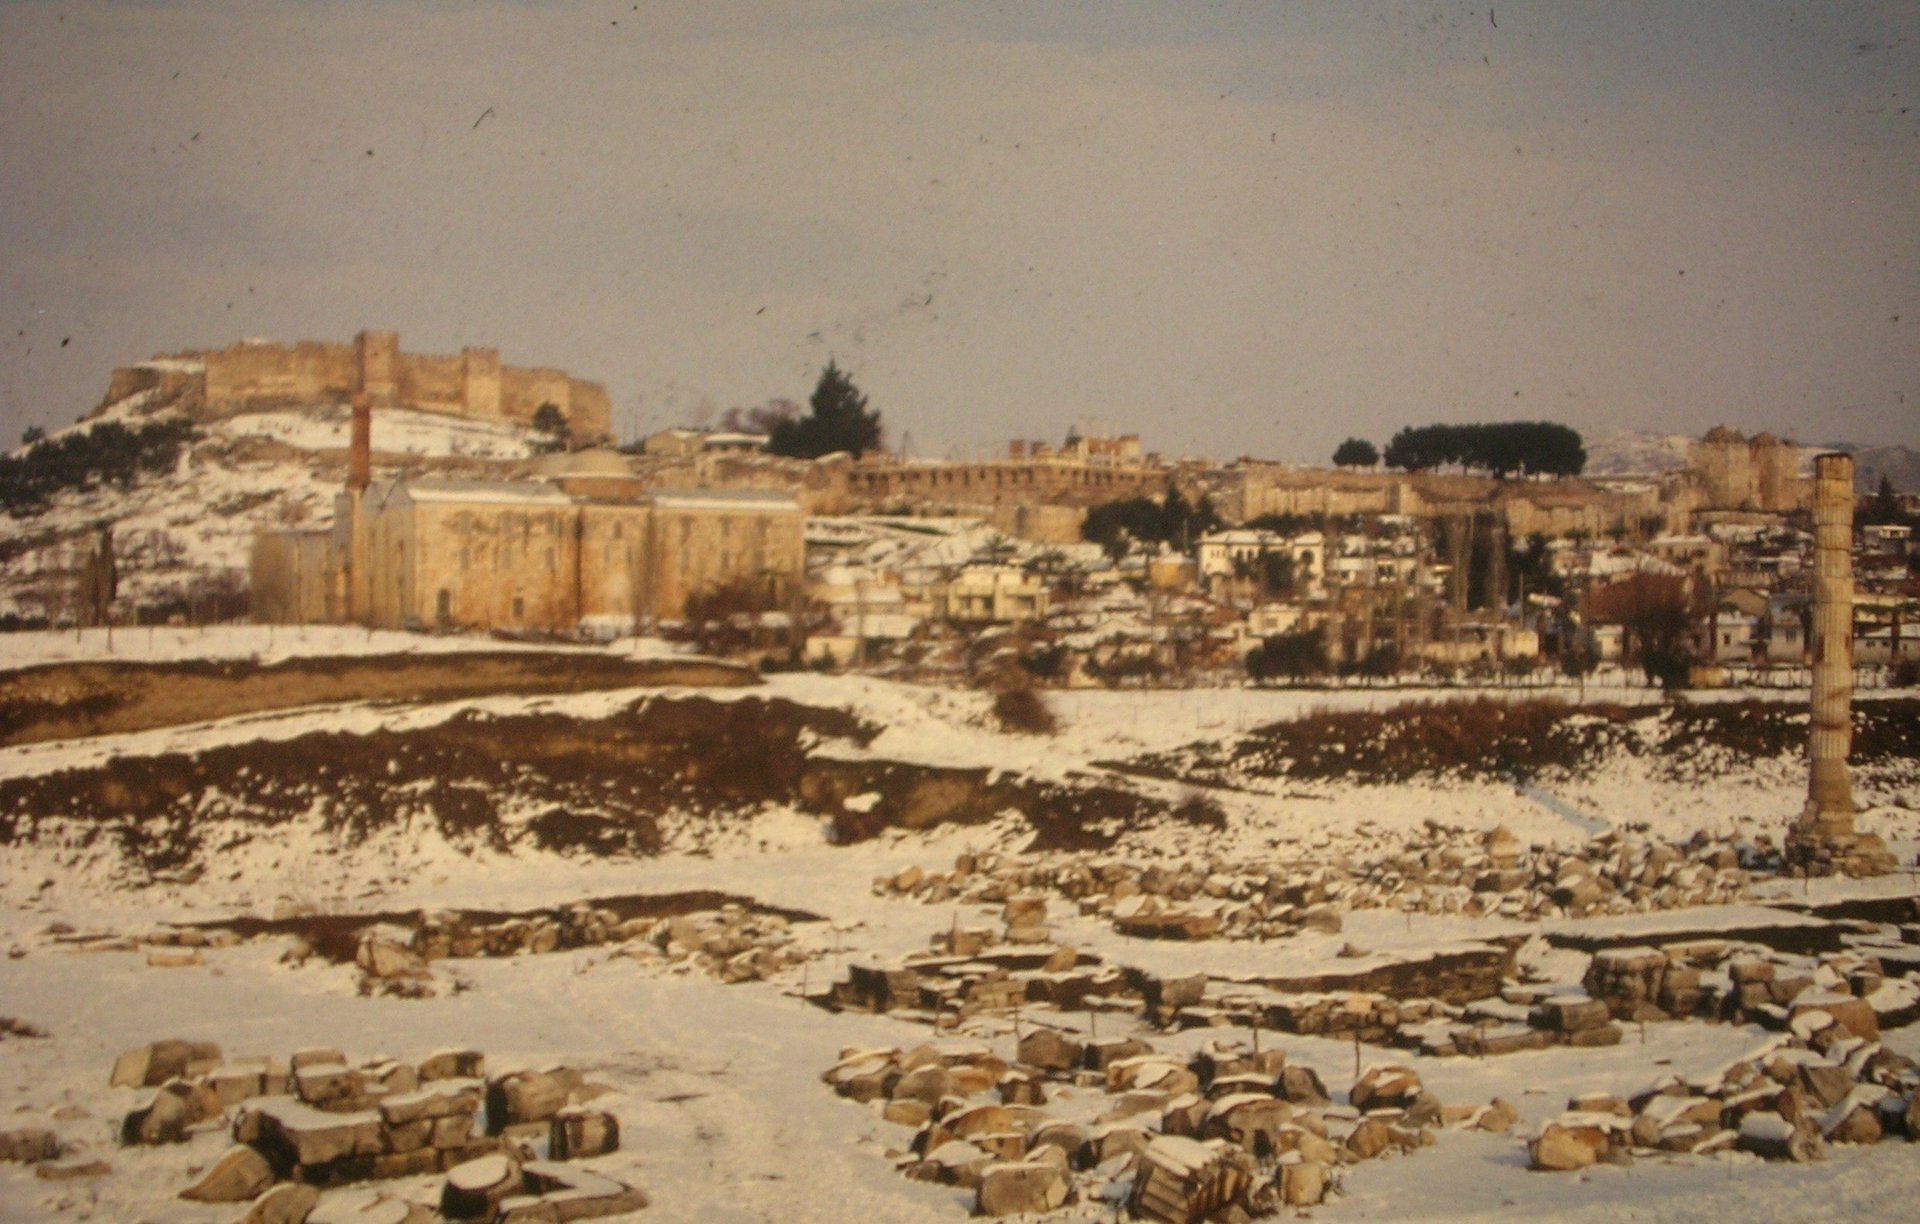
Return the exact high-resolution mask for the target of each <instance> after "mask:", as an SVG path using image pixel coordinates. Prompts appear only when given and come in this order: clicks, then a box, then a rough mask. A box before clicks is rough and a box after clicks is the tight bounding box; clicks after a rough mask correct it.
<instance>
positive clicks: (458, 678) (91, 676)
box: [0, 650, 757, 744]
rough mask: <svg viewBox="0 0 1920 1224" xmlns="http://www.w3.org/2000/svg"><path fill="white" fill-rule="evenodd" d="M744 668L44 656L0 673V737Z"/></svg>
mask: <svg viewBox="0 0 1920 1224" xmlns="http://www.w3.org/2000/svg"><path fill="white" fill-rule="evenodd" d="M756 682H757V679H756V677H755V676H754V674H753V672H752V671H750V670H748V669H746V668H741V667H736V666H733V665H732V664H727V663H716V662H712V661H710V660H699V659H690V660H684V661H683V660H674V659H625V658H621V657H619V656H617V655H608V654H596V653H588V652H571V651H555V652H552V653H545V652H535V651H501V650H489V651H479V652H474V653H471V654H447V655H371V656H342V657H334V658H314V659H289V660H286V661H284V662H280V663H273V664H260V663H255V662H252V661H249V660H227V661H211V660H191V661H185V662H179V663H54V664H48V665H46V666H44V667H28V668H22V669H20V670H18V671H11V672H4V673H0V744H26V743H36V742H40V741H44V740H53V739H72V738H77V737H80V736H88V735H108V734H114V733H118V732H125V731H142V730H147V729H149V728H152V727H166V726H176V725H179V724H181V723H190V722H200V721H203V720H206V719H213V718H232V717H234V716H236V715H240V714H254V713H260V712H262V711H267V710H287V709H296V708H298V707H300V706H308V705H324V704H333V703H338V702H344V701H451V700H455V699H457V698H461V697H480V696H491V695H496V694H501V693H525V694H529V695H535V694H548V693H586V692H598V691H604V690H606V689H616V688H642V687H653V686H665V685H692V686H703V687H735V686H739V685H745V684H754V683H756Z"/></svg>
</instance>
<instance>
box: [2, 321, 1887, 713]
mask: <svg viewBox="0 0 1920 1224" xmlns="http://www.w3.org/2000/svg"><path fill="white" fill-rule="evenodd" d="M833 372H834V373H837V371H833ZM842 377H844V376H842ZM845 385H846V387H848V388H851V387H852V384H851V381H850V380H847V381H846V383H845ZM503 388H504V389H503ZM856 393H857V389H856ZM542 397H547V398H542ZM536 401H538V402H537V403H536ZM861 402H862V403H863V404H864V400H862V401H861ZM606 403H607V399H606V394H605V392H604V391H603V390H602V389H600V387H599V386H598V384H595V383H591V382H587V381H584V380H581V379H577V378H573V377H571V376H569V375H566V374H565V373H563V372H560V371H554V370H534V371H524V370H519V369H517V368H516V367H510V366H504V367H503V366H502V365H501V363H500V358H499V353H498V351H497V350H490V349H474V348H468V349H466V350H464V351H463V353H462V354H461V355H460V356H459V357H434V356H431V355H419V354H412V353H408V352H405V351H404V350H402V349H401V347H400V344H399V338H398V335H397V333H394V332H363V333H361V334H360V335H359V336H358V337H356V338H355V340H354V341H353V342H352V343H350V344H332V343H320V342H301V343H298V344H291V345H274V344H267V343H262V342H254V343H248V344H240V345H233V346H229V347H228V348H225V349H219V350H210V351H204V352H192V353H184V354H170V355H165V356H162V357H158V358H155V359H153V360H152V361H149V362H145V363H140V364H138V365H135V366H131V367H127V368H123V369H120V370H116V371H115V372H114V375H113V378H112V379H111V383H110V387H109V391H108V393H107V396H106V398H105V400H104V401H103V404H102V406H101V408H100V409H99V410H98V411H97V412H96V413H95V414H94V416H93V417H92V418H89V420H88V421H83V422H82V423H81V425H80V426H77V427H76V430H82V431H83V430H85V429H87V428H88V427H89V425H90V424H91V426H93V427H96V428H97V427H101V426H111V425H113V424H114V423H117V422H136V423H139V422H144V423H145V424H144V427H145V428H154V427H155V422H158V421H173V422H175V423H176V424H177V423H179V422H182V421H184V422H190V423H191V424H190V425H189V426H188V428H211V427H229V428H230V427H233V426H235V425H239V424H241V423H244V422H249V421H259V420H264V419H268V418H269V417H271V416H272V414H274V413H279V414H281V415H282V416H284V415H286V414H288V413H290V412H291V413H293V414H295V415H296V416H301V417H303V418H304V419H305V421H306V423H307V424H308V425H311V424H313V423H315V418H318V419H320V420H323V421H327V422H340V423H345V424H346V426H347V429H346V434H347V436H346V438H345V439H344V441H345V443H346V445H345V446H344V448H341V447H339V446H338V445H337V441H335V444H334V445H332V446H327V445H321V446H313V445H312V444H311V443H309V444H308V446H309V449H305V450H301V449H295V448H288V447H281V448H279V451H278V453H277V456H276V457H277V458H278V459H279V460H280V461H281V462H283V463H290V464H293V465H298V466H299V467H301V468H303V469H304V470H303V471H302V472H301V473H300V474H299V476H300V477H301V478H304V479H307V480H311V481H313V482H316V483H317V484H320V485H324V484H325V482H326V481H327V480H329V479H333V480H337V481H338V483H337V484H336V485H334V489H335V492H334V493H333V494H332V495H331V496H330V497H327V498H325V499H324V500H323V499H321V498H318V497H316V498H314V499H313V501H315V502H318V503H320V504H318V505H309V506H301V505H297V504H294V503H293V502H291V501H290V500H289V499H288V498H286V497H285V495H284V494H282V493H280V492H279V491H273V492H266V493H261V494H258V495H255V497H256V500H257V504H258V506H259V509H260V510H262V511H264V512H266V513H265V514H264V515H262V514H259V513H256V514H255V516H254V521H255V522H256V524H257V527H256V529H255V530H254V531H252V532H251V533H250V535H249V536H248V538H247V540H246V543H245V545H244V547H245V555H243V556H241V555H236V553H237V552H238V542H237V541H235V542H232V543H230V544H229V547H228V548H227V550H226V552H225V554H224V555H220V556H214V557H211V558H203V559H200V560H199V561H198V562H197V564H198V566H199V572H197V573H189V574H188V575H187V576H186V578H185V579H184V581H185V583H186V585H187V586H188V587H198V588H200V589H206V588H208V587H213V588H216V589H217V590H218V591H219V592H221V593H224V595H225V598H224V600H202V601H199V602H198V603H196V601H195V600H193V599H192V598H187V599H185V600H184V601H181V600H179V599H177V598H176V601H175V603H174V606H173V608H172V610H171V611H167V610H166V609H165V608H164V607H162V608H153V607H143V606H142V602H141V601H140V600H139V598H138V597H137V596H134V595H132V594H131V592H133V591H135V590H136V589H137V588H136V587H135V586H133V585H131V584H127V583H122V584H121V587H123V588H124V589H121V588H113V589H109V585H103V580H105V579H106V578H107V577H108V571H109V570H111V571H112V577H113V578H114V579H116V580H118V579H121V578H132V577H134V575H135V574H136V573H137V572H138V571H139V570H140V569H141V568H142V567H143V566H146V567H149V568H151V566H152V562H153V557H154V555H155V554H156V553H161V554H166V553H169V552H174V553H177V552H178V551H179V550H178V548H177V547H170V546H169V545H168V544H167V543H166V541H165V540H164V539H160V538H156V537H163V536H164V535H165V532H164V531H163V532H159V533H156V532H153V531H151V530H148V531H144V532H143V531H142V530H141V529H140V528H138V527H130V526H129V525H127V524H123V523H119V522H116V521H115V515H114V514H113V511H112V508H111V506H110V505H109V506H107V507H104V508H102V509H101V510H99V511H98V512H97V513H95V514H94V515H93V516H92V517H91V518H90V519H89V520H88V521H86V522H85V524H84V526H77V527H69V528H68V529H67V530H65V531H61V530H58V529H55V530H52V531H43V532H41V533H39V535H38V537H37V538H35V537H34V536H33V535H32V534H29V536H28V537H27V538H25V539H16V541H15V542H14V543H13V544H12V545H11V546H10V551H9V564H8V570H9V571H10V574H9V576H10V578H12V579H14V580H15V582H16V589H17V588H18V587H19V585H20V583H21V581H22V580H23V576H30V581H29V582H28V585H30V587H31V589H32V590H33V592H34V593H35V596H36V597H37V599H38V601H39V604H38V607H37V609H36V608H33V607H30V606H28V605H29V604H30V603H31V602H32V600H30V599H23V598H19V597H16V598H15V600H14V601H13V602H14V604H15V612H14V613H13V615H14V616H15V618H16V620H17V621H19V622H20V623H35V613H36V612H37V614H38V621H39V622H40V623H47V624H54V625H57V624H61V623H78V624H87V623H93V624H106V623H111V622H113V621H115V620H118V621H119V622H120V623H140V622H143V621H150V620H151V619H152V618H153V617H154V616H155V615H165V616H169V617H171V618H172V619H176V620H177V619H180V618H181V617H182V616H183V615H184V616H185V617H187V618H189V619H201V618H204V617H206V616H208V615H215V616H235V615H244V616H247V617H250V618H251V619H253V620H255V621H257V622H263V623H279V624H326V623H332V624H360V625H365V626H369V627H378V628H387V629H412V630H419V631H428V632H446V631H466V632H471V631H480V632H490V633H497V634H506V635H512V636H519V637H541V636H545V637H551V638H556V639H589V640H591V639H599V640H606V639H610V638H614V637H620V636H625V635H630V634H635V633H642V634H645V633H663V634H666V635H668V636H675V637H680V638H683V639H688V640H693V641H696V642H698V643H699V644H700V645H701V647H702V648H703V649H706V650H709V651H713V652H718V653H722V654H727V655H737V656H748V657H751V658H753V659H755V660H757V661H758V662H759V663H760V664H761V665H762V666H764V667H769V668H780V667H796V666H809V667H817V668H827V669H844V668H853V669H860V670H869V671H874V672H878V673H881V674H887V675H894V676H900V677H912V678H928V679H931V678H939V677H949V678H958V679H961V680H963V681H973V680H978V679H980V678H981V677H983V676H985V677H989V678H992V679H995V680H996V681H998V682H1009V677H1012V678H1013V679H1015V680H1017V681H1019V682H1021V683H1030V684H1035V685H1042V686H1060V687H1090V686H1106V687H1116V686H1141V685H1188V684H1193V683H1216V684H1217V683H1234V682H1239V681H1242V680H1248V679H1250V680H1252V681H1256V682H1274V681H1290V682H1296V683H1301V682H1306V683H1320V682H1325V681H1338V680H1343V679H1346V680H1358V681H1365V682H1376V683H1377V682H1380V681H1385V680H1390V679H1395V678H1414V679H1420V680H1426V681H1447V680H1468V681H1485V680H1494V679H1497V680H1502V681H1505V682H1513V683H1522V682H1525V681H1526V680H1528V679H1529V678H1535V679H1547V678H1554V677H1560V678H1566V677H1572V678H1579V677H1583V676H1585V675H1588V674H1589V673H1591V672H1593V671H1594V670H1596V669H1600V668H1614V667H1620V668H1626V669H1629V670H1637V671H1638V672H1640V673H1641V674H1643V675H1644V677H1645V679H1646V680H1647V681H1648V682H1651V683H1658V684H1661V685H1664V686H1666V687H1680V686H1691V687H1715V686H1720V685H1727V684H1754V685H1762V686H1765V685H1793V684H1803V683H1804V682H1805V675H1806V672H1805V666H1806V663H1807V660H1808V651H1809V634H1808V624H1809V617H1810V598H1811V597H1810V591H1811V580H1812V569H1811V549H1812V535H1811V532H1810V524H1809V519H1808V505H1809V489H1810V484H1811V482H1810V480H1809V478H1808V477H1807V475H1806V472H1805V470H1804V469H1805V458H1806V456H1805V453H1804V452H1803V451H1802V450H1801V448H1799V447H1797V446H1796V445H1794V444H1793V443H1792V442H1789V441H1785V440H1782V439H1779V438H1775V437H1773V436H1771V435H1767V434H1761V435H1757V436H1754V437H1747V436H1744V435H1743V434H1741V433H1739V432H1737V431H1734V430H1731V429H1727V428H1718V429H1715V430H1712V431H1710V432H1709V433H1708V434H1706V435H1705V436H1704V437H1702V438H1699V439H1696V440H1694V441H1693V442H1691V444H1690V445H1689V446H1688V449H1687V453H1686V458H1685V463H1684V466H1682V467H1679V468H1677V469H1674V470H1667V471H1657V472H1648V473H1642V474H1633V473H1627V474H1620V475H1611V476H1604V477H1583V476H1581V475H1578V474H1576V473H1577V469H1578V462H1576V463H1574V464H1571V465H1568V466H1570V467H1571V468H1572V470H1571V471H1567V470H1563V471H1562V472H1561V473H1559V474H1534V475H1526V474H1524V473H1508V474H1501V475H1498V476H1496V475H1493V474H1489V473H1486V472H1478V471H1472V470H1468V469H1467V467H1465V466H1464V465H1463V464H1461V463H1452V464H1445V463H1441V464H1434V465H1430V466H1421V467H1417V468H1414V469H1413V470H1405V469H1395V468H1384V467H1381V466H1380V465H1379V462H1378V456H1377V455H1376V454H1375V452H1374V449H1373V447H1372V446H1371V444H1359V445H1360V449H1359V450H1357V451H1354V452H1350V454H1349V455H1348V456H1345V457H1348V458H1352V457H1354V456H1358V457H1359V458H1361V459H1362V460H1364V462H1361V463H1351V464H1349V465H1348V466H1344V467H1338V468H1335V467H1322V468H1315V467H1302V466H1292V465H1283V464H1277V463H1273V462H1266V461H1261V460H1257V459H1253V458H1244V457H1243V458H1240V459H1236V460H1233V461H1229V462H1220V461H1214V460H1203V459H1193V458H1180V459H1172V458H1167V457H1164V456H1161V455H1159V454H1155V453H1152V452H1150V451H1146V450H1144V449H1143V446H1142V442H1141V439H1140V438H1139V437H1138V436H1136V435H1131V434H1124V435H1117V436H1109V435H1106V434H1103V433H1100V432H1097V431H1095V430H1094V429H1091V428H1089V429H1082V428H1077V427H1076V428H1074V429H1072V430H1071V431H1069V432H1068V433H1067V435H1066V437H1065V439H1064V441H1062V442H1060V443H1058V444H1051V443H1047V442H1042V441H1028V440H1015V441H1012V442H1010V443H1008V444H1007V445H1006V447H1005V449H1004V452H1003V453H1002V454H1001V455H1000V456H999V457H998V458H995V459H992V460H989V461H984V462H961V461H942V460H927V459H918V460H910V459H904V458H901V457H898V456H895V455H890V454H888V453H886V452H885V451H883V450H880V449H878V448H875V449H871V450H869V451H867V452H866V453H863V454H859V455H857V456H856V455H853V454H849V453H847V452H846V451H829V452H828V453H825V454H820V455H816V456H812V457H807V456H794V455H792V454H787V455H780V454H775V453H773V451H772V450H771V449H770V442H771V439H770V438H769V436H768V434H767V433H766V432H765V431H763V430H756V429H755V428H753V427H752V423H751V422H738V421H736V422H733V423H732V424H734V425H739V426H741V427H739V428H722V429H714V428H705V429H695V428H673V429H667V430H663V431H659V432H657V433H655V434H653V435H651V436H648V437H645V438H644V439H640V440H638V441H636V442H634V443H632V444H629V445H627V446H624V447H620V448H617V449H616V448H615V447H614V446H612V445H611V439H609V437H608V433H607V431H608V428H609V425H608V415H607V409H606ZM872 415H873V417H874V421H875V422H876V423H877V420H878V414H877V412H876V413H874V414H872ZM396 419H398V420H405V421H408V422H410V423H411V426H410V427H411V428H412V429H414V430H415V431H416V432H417V431H420V430H425V431H426V432H427V433H428V434H431V433H432V432H433V431H434V430H435V429H441V430H444V431H445V432H444V433H443V434H442V435H441V437H440V438H439V439H438V445H437V447H436V446H433V445H429V446H427V447H424V448H417V449H415V450H413V451H400V452H396V451H392V450H387V449H384V448H382V447H380V446H376V438H377V437H380V436H381V433H382V431H385V430H388V429H390V428H391V426H390V425H389V421H391V420H396ZM800 419H801V420H802V421H805V420H806V419H807V418H800ZM474 428H491V429H495V430H500V431H504V435H503V436H504V437H505V438H507V439H508V442H507V444H505V445H501V446H498V447H497V449H496V451H495V453H492V454H486V453H479V454H465V455H463V454H461V451H462V450H463V447H462V445H461V441H460V437H461V435H460V433H459V431H460V430H463V429H474ZM1554 428H1558V427H1554ZM1407 432H1408V433H1409V434H1411V433H1412V432H1413V431H1407ZM1566 432H1567V433H1571V431H1566ZM336 437H337V435H329V436H328V440H330V441H333V440H334V439H335V438H336ZM1573 437H1574V441H1573V446H1574V447H1575V448H1576V449H1577V447H1578V438H1577V435H1574V436H1573ZM449 439H451V441H449ZM497 442H498V439H496V443H497ZM436 449H437V451H438V452H439V453H438V454H437V455H436V454H434V453H433V452H434V451H435V450H436ZM529 450H531V451H532V452H534V454H533V456H532V457H531V458H529V457H527V454H528V451H529ZM422 452H424V453H422ZM32 453H33V448H31V447H30V448H28V449H27V451H26V452H24V454H25V455H27V456H28V457H30V456H31V455H32ZM516 454H517V456H518V457H516ZM1388 457H1389V458H1390V459H1391V458H1395V456H1394V454H1393V451H1392V448H1391V447H1390V448H1389V452H1388ZM214 461H215V462H219V460H218V459H216V460H214ZM14 462H25V460H24V459H21V460H15V461H14ZM188 462H189V463H191V462H192V460H191V458H190V459H189V460H188ZM1403 462H1405V461H1404V460H1403ZM342 468H344V472H342V470H341V469H342ZM292 483H294V484H297V483H298V480H295V481H294V482H292ZM69 496H70V497H71V494H70V495H69ZM327 501H330V502H331V504H330V505H327V504H325V502H327ZM1916 510H1920V502H1917V501H1916V498H1915V497H1914V496H1913V495H1911V494H1906V495H1901V494H1897V493H1895V492H1894V491H1893V490H1892V489H1891V488H1890V487H1889V486H1887V485H1885V484H1884V482H1883V484H1882V487H1880V488H1879V489H1878V490H1876V491H1873V492H1863V493H1862V495H1861V497H1860V499H1859V505H1858V507H1857V510H1856V515H1855V517H1856V528H1857V529H1856V533H1855V557H1854V573H1855V593H1854V596H1855V597H1854V616H1855V623H1854V633H1853V647H1852V651H1853V659H1854V663H1855V665H1856V667H1858V668H1860V669H1861V670H1862V673H1863V682H1865V683H1873V682H1874V678H1876V677H1881V678H1885V679H1889V680H1891V679H1893V678H1894V676H1895V673H1901V674H1903V675H1908V676H1910V675H1911V673H1912V671H1913V669H1915V668H1916V667H1920V630H1916V628H1915V622H1916V620H1920V616H1917V615H1916V614H1917V613H1920V578H1917V577H1916V575H1917V573H1920V570H1916V565H1920V552H1917V551H1916V547H1915V543H1914V540H1913V535H1912V527H1913V521H1914V519H1915V512H1916ZM177 560H178V558H176V561H177ZM194 564H196V563H195V562H191V561H189V562H187V567H188V568H189V569H191V568H192V566H193V565H194ZM179 589H180V580H178V579H177V580H176V583H175V587H174V590H175V591H176V593H177V592H178V590H179Z"/></svg>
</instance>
